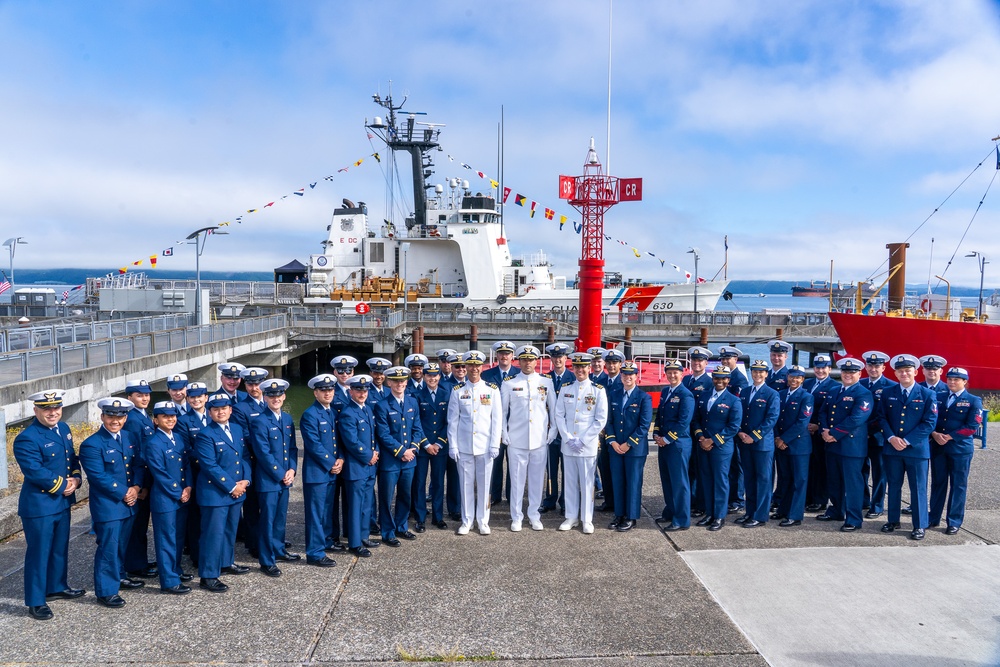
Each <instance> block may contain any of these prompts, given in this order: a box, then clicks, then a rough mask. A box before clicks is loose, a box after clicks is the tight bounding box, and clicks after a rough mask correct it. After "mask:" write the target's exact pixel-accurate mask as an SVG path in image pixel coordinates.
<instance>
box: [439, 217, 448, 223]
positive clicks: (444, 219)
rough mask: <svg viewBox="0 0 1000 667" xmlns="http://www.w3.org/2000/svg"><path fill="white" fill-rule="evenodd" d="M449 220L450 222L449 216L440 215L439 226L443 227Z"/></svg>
mask: <svg viewBox="0 0 1000 667" xmlns="http://www.w3.org/2000/svg"><path fill="white" fill-rule="evenodd" d="M447 220H448V216H447V215H439V216H438V224H441V225H443V224H445V221H447Z"/></svg>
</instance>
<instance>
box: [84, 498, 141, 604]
mask: <svg viewBox="0 0 1000 667" xmlns="http://www.w3.org/2000/svg"><path fill="white" fill-rule="evenodd" d="M134 519H135V516H134V515H133V516H130V517H128V518H126V519H115V520H114V521H95V522H94V534H95V535H96V536H97V549H96V550H95V551H94V592H95V593H96V594H97V596H98V597H102V598H104V597H108V596H109V595H116V594H117V593H118V589H119V588H120V587H121V580H122V579H124V578H125V551H126V550H127V549H128V544H129V534H130V533H131V531H132V522H133V520H134Z"/></svg>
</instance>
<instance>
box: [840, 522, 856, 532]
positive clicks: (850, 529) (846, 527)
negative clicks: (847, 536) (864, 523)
mask: <svg viewBox="0 0 1000 667" xmlns="http://www.w3.org/2000/svg"><path fill="white" fill-rule="evenodd" d="M860 528H861V526H852V525H851V524H849V523H845V524H844V525H843V526H841V527H840V532H842V533H853V532H854V531H856V530H860Z"/></svg>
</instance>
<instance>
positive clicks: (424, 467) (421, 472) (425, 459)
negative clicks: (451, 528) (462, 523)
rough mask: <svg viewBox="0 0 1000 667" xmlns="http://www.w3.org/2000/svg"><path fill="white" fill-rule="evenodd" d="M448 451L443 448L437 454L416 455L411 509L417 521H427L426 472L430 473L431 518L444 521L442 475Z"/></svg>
mask: <svg viewBox="0 0 1000 667" xmlns="http://www.w3.org/2000/svg"><path fill="white" fill-rule="evenodd" d="M449 460H450V459H449V458H448V453H447V452H446V451H445V450H444V449H440V450H438V453H437V454H434V455H430V454H428V455H427V456H418V457H417V470H416V473H415V474H414V476H413V505H412V506H413V510H414V511H415V512H416V514H417V521H419V522H420V523H424V522H426V521H427V472H428V470H429V471H430V474H431V520H432V521H434V522H435V523H439V522H441V521H444V476H445V471H446V469H447V462H448V461H449Z"/></svg>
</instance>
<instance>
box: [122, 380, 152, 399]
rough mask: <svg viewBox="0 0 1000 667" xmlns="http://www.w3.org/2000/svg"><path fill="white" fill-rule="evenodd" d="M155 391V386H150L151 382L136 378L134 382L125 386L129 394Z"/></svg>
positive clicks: (126, 393)
mask: <svg viewBox="0 0 1000 667" xmlns="http://www.w3.org/2000/svg"><path fill="white" fill-rule="evenodd" d="M151 393H153V388H152V387H150V386H149V383H148V382H146V381H145V380H136V381H134V382H133V383H132V384H130V385H128V386H127V387H125V395H126V396H128V395H129V394H151Z"/></svg>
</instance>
